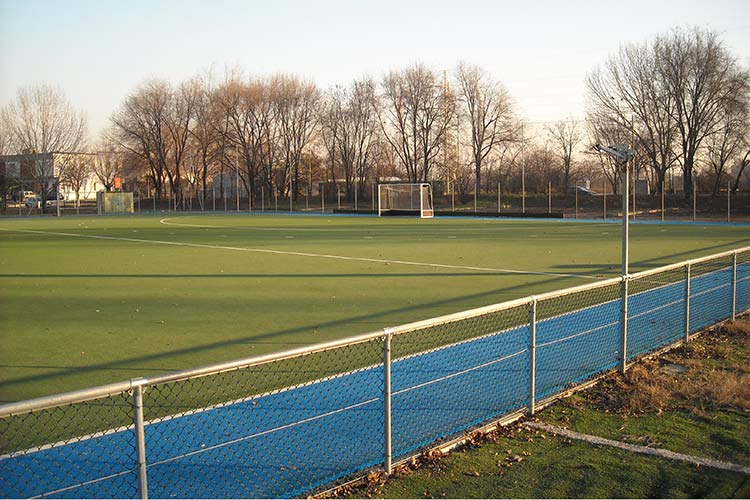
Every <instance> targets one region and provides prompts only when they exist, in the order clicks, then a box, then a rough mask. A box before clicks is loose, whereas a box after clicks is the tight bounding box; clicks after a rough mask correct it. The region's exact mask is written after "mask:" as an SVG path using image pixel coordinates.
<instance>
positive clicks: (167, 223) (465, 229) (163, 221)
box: [159, 217, 612, 234]
mask: <svg viewBox="0 0 750 500" xmlns="http://www.w3.org/2000/svg"><path fill="white" fill-rule="evenodd" d="M179 219H183V217H167V218H164V219H161V220H160V221H159V224H164V225H165V226H175V227H197V228H203V229H243V230H244V229H252V230H253V231H281V232H284V231H288V232H312V233H317V232H321V231H326V232H343V233H350V232H351V233H375V232H378V233H384V232H389V228H388V227H378V228H372V229H363V228H358V227H347V228H326V229H319V228H306V227H288V228H287V227H262V226H252V227H243V226H222V225H219V224H188V223H184V222H173V221H175V220H179ZM611 225H612V224H611V223H605V224H602V223H599V224H596V223H593V224H592V223H589V224H587V225H586V227H592V226H611ZM432 228H435V226H428V227H427V228H426V229H432ZM517 229H518V227H497V226H494V227H493V226H492V225H489V224H481V225H477V226H474V227H450V228H446V227H441V228H440V230H441V231H443V230H444V231H445V232H446V233H453V232H456V233H463V232H477V231H481V232H486V231H515V230H517ZM394 234H396V232H395V231H394ZM398 234H400V233H398Z"/></svg>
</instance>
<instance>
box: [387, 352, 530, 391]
mask: <svg viewBox="0 0 750 500" xmlns="http://www.w3.org/2000/svg"><path fill="white" fill-rule="evenodd" d="M526 352H529V350H528V349H523V350H522V351H518V352H514V353H512V354H508V355H507V356H503V357H501V358H497V359H493V360H490V361H487V362H486V363H482V364H481V365H476V366H472V367H470V368H467V369H465V370H461V371H458V372H454V373H451V374H449V375H445V376H443V377H439V378H435V379H431V380H425V381H424V382H422V383H421V384H417V385H412V386H409V387H404V388H403V389H401V390H398V391H393V393H392V394H391V395H392V396H398V395H400V394H403V393H405V392H410V391H413V390H415V389H421V388H422V387H428V386H431V385H433V384H437V383H438V382H445V381H446V380H450V379H452V378H456V377H458V376H460V375H465V374H467V373H471V372H473V371H476V370H480V369H482V368H487V367H488V366H492V365H496V364H497V363H500V362H502V361H506V360H508V359H511V358H515V357H516V356H520V355H521V354H524V353H526Z"/></svg>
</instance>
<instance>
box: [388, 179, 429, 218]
mask: <svg viewBox="0 0 750 500" xmlns="http://www.w3.org/2000/svg"><path fill="white" fill-rule="evenodd" d="M378 215H419V216H420V217H422V218H427V217H432V216H433V215H434V210H433V207H432V189H431V187H430V185H429V184H378Z"/></svg>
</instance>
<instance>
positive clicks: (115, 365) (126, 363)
mask: <svg viewBox="0 0 750 500" xmlns="http://www.w3.org/2000/svg"><path fill="white" fill-rule="evenodd" d="M478 274H481V275H485V276H486V275H487V274H488V273H478ZM498 274H501V273H498ZM462 275H463V274H462ZM23 276H26V275H23ZM314 276H316V277H317V276H318V275H314ZM358 276H359V277H361V275H358ZM387 276H388V277H393V276H394V275H392V274H390V275H387ZM443 276H444V275H443ZM33 277H38V275H34V276H33ZM54 277H58V276H54ZM170 277H171V276H170ZM269 277H270V276H269ZM295 277H299V275H295ZM337 277H338V276H337ZM568 279H570V278H566V277H559V276H554V277H550V278H548V279H545V280H542V281H537V282H535V283H534V285H535V286H539V285H549V284H553V283H558V282H561V281H564V280H568ZM525 287H528V283H526V284H520V285H514V286H509V287H505V288H496V289H493V290H488V291H484V292H481V293H475V294H470V295H464V296H461V297H451V298H448V299H444V300H440V301H435V302H432V303H429V304H415V305H409V306H404V307H400V308H397V309H391V310H389V311H385V312H379V313H374V314H366V315H360V316H352V317H348V318H344V319H339V320H335V321H330V322H327V323H316V324H314V325H305V326H303V327H298V328H290V329H287V330H278V331H274V332H267V333H261V334H258V335H253V336H245V337H241V338H234V339H231V340H224V341H221V342H213V343H210V344H204V345H199V346H194V347H190V348H184V349H177V350H173V351H169V352H161V353H154V354H148V355H144V356H138V357H134V358H130V359H124V360H121V361H115V362H108V363H99V364H93V365H89V366H44V365H34V366H30V365H29V366H27V365H7V364H6V365H0V368H33V369H48V370H50V371H49V372H48V373H43V374H36V375H31V376H27V377H15V378H9V379H7V380H5V381H4V382H2V383H0V394H3V393H4V392H5V391H7V390H8V389H9V388H10V387H12V386H14V385H17V384H24V383H34V382H40V381H45V380H50V379H59V378H60V377H65V376H69V375H81V374H87V373H94V372H98V371H127V372H134V371H135V372H146V371H148V372H151V373H153V372H157V373H165V372H169V371H175V368H174V367H169V368H168V367H159V368H153V367H150V368H139V367H136V366H132V365H133V364H137V363H143V362H150V361H155V360H157V361H158V360H159V359H162V358H172V357H174V356H183V355H190V354H193V353H196V352H200V351H210V350H214V349H220V348H226V347H230V346H237V345H242V344H248V343H252V344H264V343H265V344H268V345H286V346H291V345H294V343H292V342H283V341H279V337H281V336H285V335H295V334H301V333H308V332H310V331H311V330H312V329H313V328H315V329H317V330H319V331H320V330H323V329H325V328H328V327H335V326H341V325H353V324H360V323H373V324H377V325H381V326H373V328H372V329H370V330H369V331H376V330H378V329H379V328H382V327H386V326H390V325H387V324H383V322H382V320H380V321H379V320H378V319H379V318H383V317H385V316H390V315H398V314H403V313H408V312H410V311H419V310H423V309H425V308H430V307H441V306H448V305H454V304H455V303H457V302H460V301H465V300H476V299H481V298H482V297H486V296H493V295H497V294H502V293H508V292H512V291H513V290H517V289H523V288H525ZM415 319H420V318H415ZM361 333H366V332H365V331H360V330H357V331H352V335H356V334H361ZM270 340H276V341H275V342H264V341H270ZM316 341H323V339H322V338H321V339H316ZM314 344H315V342H309V343H303V344H300V345H314ZM268 352H273V351H268ZM240 357H241V355H239V354H238V355H236V356H234V358H240ZM230 359H231V358H230ZM218 361H224V360H217V362H218ZM186 368H195V366H182V367H179V368H177V369H186ZM101 383H103V382H101ZM95 384H96V385H99V384H97V383H96V382H92V384H91V385H92V386H93V385H95ZM10 402H13V400H7V399H4V398H3V399H0V403H10Z"/></svg>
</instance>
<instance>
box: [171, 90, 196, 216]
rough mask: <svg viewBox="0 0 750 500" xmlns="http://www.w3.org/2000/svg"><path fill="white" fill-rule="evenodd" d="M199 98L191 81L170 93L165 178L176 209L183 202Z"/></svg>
mask: <svg viewBox="0 0 750 500" xmlns="http://www.w3.org/2000/svg"><path fill="white" fill-rule="evenodd" d="M200 96H201V85H200V82H199V81H198V80H195V79H193V80H190V81H187V82H185V83H183V84H182V85H180V86H179V87H178V88H177V89H175V90H174V91H172V92H170V93H169V96H168V100H167V103H168V108H167V109H168V111H167V119H166V120H165V128H166V130H167V132H168V138H169V152H170V154H169V156H168V162H167V163H166V166H167V169H166V172H167V177H168V178H169V183H170V184H171V186H172V192H173V193H174V194H175V197H176V200H177V204H178V206H180V205H183V206H184V202H185V199H184V198H185V194H186V193H185V191H184V189H183V175H184V168H185V165H184V162H185V157H186V155H187V153H188V146H189V139H190V137H191V132H190V131H191V129H192V125H193V120H194V117H195V109H196V107H197V106H198V102H199V100H200Z"/></svg>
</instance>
